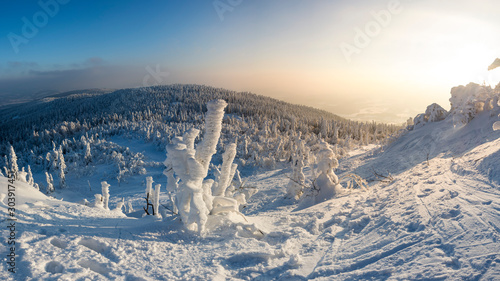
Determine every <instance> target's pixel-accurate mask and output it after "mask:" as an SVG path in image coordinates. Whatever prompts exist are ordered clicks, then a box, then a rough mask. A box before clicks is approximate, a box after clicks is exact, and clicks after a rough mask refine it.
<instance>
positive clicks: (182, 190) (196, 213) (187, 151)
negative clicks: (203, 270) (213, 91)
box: [166, 100, 227, 233]
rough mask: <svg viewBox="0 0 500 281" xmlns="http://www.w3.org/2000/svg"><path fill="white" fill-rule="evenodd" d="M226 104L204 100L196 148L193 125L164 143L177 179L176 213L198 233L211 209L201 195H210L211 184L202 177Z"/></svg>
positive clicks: (214, 151) (213, 149) (215, 144)
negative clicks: (205, 102)
mask: <svg viewBox="0 0 500 281" xmlns="http://www.w3.org/2000/svg"><path fill="white" fill-rule="evenodd" d="M226 105H227V103H226V102H225V101H223V100H214V101H210V102H209V103H208V104H207V113H206V120H205V122H206V123H205V130H204V138H203V140H202V141H201V142H200V143H199V144H198V145H197V147H196V149H195V148H194V139H195V138H196V136H197V135H198V134H199V131H198V130H196V129H190V130H188V131H187V132H186V133H185V134H184V136H183V138H178V139H177V140H176V141H175V142H173V143H172V144H170V145H168V146H167V161H166V162H168V164H169V165H171V168H172V169H173V171H174V173H175V175H177V177H179V179H180V181H179V186H178V188H177V192H176V194H175V203H176V205H177V209H178V212H179V215H180V216H181V219H182V221H183V222H184V224H185V225H186V227H187V228H188V229H190V230H197V231H198V232H199V233H201V232H202V231H203V230H204V227H205V223H206V221H207V219H208V214H209V212H210V210H209V208H208V207H207V204H206V202H205V201H204V199H203V198H204V196H205V197H206V196H211V194H204V193H205V192H207V191H210V188H206V187H207V185H208V184H209V182H207V181H204V178H205V177H206V176H207V174H208V167H209V165H210V161H211V159H212V156H213V155H214V154H215V153H216V147H217V143H218V141H219V138H220V133H221V129H222V118H223V116H224V108H225V107H226ZM169 158H170V159H169ZM204 186H205V188H204Z"/></svg>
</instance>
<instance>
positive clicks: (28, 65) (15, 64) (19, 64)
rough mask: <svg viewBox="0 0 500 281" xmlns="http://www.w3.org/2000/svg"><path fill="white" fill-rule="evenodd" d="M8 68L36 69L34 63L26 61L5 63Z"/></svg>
mask: <svg viewBox="0 0 500 281" xmlns="http://www.w3.org/2000/svg"><path fill="white" fill-rule="evenodd" d="M7 66H8V67H9V68H33V67H38V63H36V62H26V61H9V62H7Z"/></svg>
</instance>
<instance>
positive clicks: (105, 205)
mask: <svg viewBox="0 0 500 281" xmlns="http://www.w3.org/2000/svg"><path fill="white" fill-rule="evenodd" d="M101 187H102V205H103V208H104V209H106V210H109V206H108V204H109V187H110V185H109V184H108V183H107V182H105V181H103V182H101Z"/></svg>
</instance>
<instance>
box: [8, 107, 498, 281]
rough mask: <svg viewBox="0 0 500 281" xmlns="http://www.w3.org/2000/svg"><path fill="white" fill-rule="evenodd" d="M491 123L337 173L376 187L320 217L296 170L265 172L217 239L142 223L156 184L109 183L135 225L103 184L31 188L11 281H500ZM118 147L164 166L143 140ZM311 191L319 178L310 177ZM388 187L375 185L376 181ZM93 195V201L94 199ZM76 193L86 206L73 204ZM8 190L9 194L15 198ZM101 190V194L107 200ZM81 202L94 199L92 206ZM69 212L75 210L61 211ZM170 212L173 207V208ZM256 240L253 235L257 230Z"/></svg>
mask: <svg viewBox="0 0 500 281" xmlns="http://www.w3.org/2000/svg"><path fill="white" fill-rule="evenodd" d="M497 119H498V118H497V117H496V116H494V117H491V116H490V114H489V113H488V112H486V113H483V114H480V115H479V116H477V117H476V118H475V119H474V120H472V121H471V122H470V123H469V124H468V125H466V126H465V127H454V126H453V124H452V123H451V121H450V120H444V121H441V122H436V123H428V124H426V125H425V126H423V127H422V128H419V129H416V130H414V131H410V132H408V133H406V134H405V135H403V136H402V137H400V138H399V139H398V140H396V141H395V142H394V143H392V144H390V145H388V146H386V147H384V148H383V149H381V148H377V147H372V148H371V149H369V150H367V151H362V150H359V151H357V152H353V153H351V156H350V157H349V158H345V159H342V160H341V161H340V167H339V169H338V170H337V174H339V177H341V176H342V174H343V173H348V172H349V173H350V172H355V173H356V174H358V175H360V176H362V177H364V178H365V179H367V180H369V181H371V182H370V186H369V189H368V191H357V190H356V191H353V192H352V193H350V194H345V195H341V196H339V197H337V198H334V199H332V200H329V201H326V202H323V203H320V204H317V205H314V206H312V207H308V208H298V204H297V203H296V202H292V201H290V200H289V199H285V198H284V196H285V193H286V185H287V183H288V181H289V179H288V176H289V173H290V169H288V168H286V169H277V170H273V171H264V172H262V171H260V172H256V173H255V174H254V175H252V176H249V177H247V178H246V179H244V180H246V185H247V186H253V187H257V188H258V189H259V192H258V193H257V194H256V195H254V196H253V197H252V198H251V199H250V200H249V205H248V206H247V207H246V208H245V209H244V210H243V213H244V214H245V218H243V217H238V215H234V217H233V218H231V220H229V219H228V218H225V217H222V216H220V217H218V216H210V218H209V221H208V223H207V232H206V233H205V234H204V235H203V236H201V237H200V236H198V235H197V234H195V233H191V232H188V231H186V230H185V228H184V226H183V225H182V223H181V222H179V219H178V217H177V216H174V215H172V214H171V213H170V212H169V211H168V210H166V209H165V208H163V207H162V208H161V209H160V210H161V212H162V215H163V219H156V218H153V217H151V216H150V217H146V218H141V215H142V213H143V211H142V206H143V205H145V204H143V203H144V202H143V201H145V200H144V199H143V198H142V197H143V193H144V189H145V186H144V185H143V181H144V179H145V177H146V176H148V175H149V176H154V178H155V181H158V182H160V183H162V184H163V187H162V188H164V186H165V185H164V183H165V181H166V178H162V175H161V168H160V167H152V168H148V174H147V175H144V176H141V177H139V176H134V177H129V178H128V179H126V180H125V181H123V182H121V183H120V186H119V187H118V186H117V185H118V183H117V182H110V183H111V187H110V193H111V203H110V207H111V209H114V208H115V206H116V204H117V203H118V202H119V201H121V199H122V198H125V202H126V203H127V202H129V201H130V202H131V203H132V205H133V207H134V209H136V210H137V211H135V212H132V213H130V214H129V213H127V214H125V213H126V212H122V211H118V210H111V211H107V210H103V209H98V208H95V207H89V206H85V205H83V204H79V203H77V202H78V201H79V200H81V199H82V198H79V197H78V194H80V196H82V197H84V198H86V199H87V200H89V201H93V197H92V196H93V193H96V189H97V186H98V183H99V181H100V178H99V175H100V174H99V172H102V171H100V169H97V173H96V175H94V176H93V177H91V178H90V180H89V182H87V178H85V177H82V178H79V179H71V178H68V185H69V187H68V190H67V191H63V192H60V193H56V194H55V197H56V198H58V199H54V198H49V197H46V196H45V195H43V194H41V193H39V192H38V191H36V190H34V189H33V188H32V187H30V186H28V185H26V184H24V183H21V182H19V181H17V182H15V183H14V186H15V187H16V213H15V215H16V216H15V218H16V219H17V221H16V250H15V254H16V270H17V272H16V273H15V274H12V273H10V272H8V271H7V270H8V268H9V267H8V265H7V264H6V260H5V257H6V256H7V254H9V249H8V247H7V238H8V237H9V235H10V231H9V230H8V229H7V225H8V221H7V220H6V219H7V218H8V216H7V215H8V213H7V211H8V209H7V205H6V204H7V203H8V201H7V198H4V197H2V199H3V200H2V202H0V205H1V207H0V208H1V210H2V212H1V214H2V219H1V220H2V232H1V233H2V234H1V235H2V240H3V241H5V243H3V246H2V247H0V255H1V256H2V260H3V262H2V266H1V268H2V270H1V271H0V279H1V280H285V279H286V280H366V279H373V280H385V279H388V280H445V279H449V280H457V279H464V280H495V279H498V278H500V242H499V238H500V233H499V232H500V188H499V182H500V164H499V161H498V159H499V158H500V139H498V137H499V136H500V132H498V131H497V132H495V131H493V130H492V124H493V123H494V122H495V121H497ZM113 141H114V142H115V143H117V144H119V145H122V146H127V147H130V149H131V150H132V151H134V152H141V153H143V154H144V155H145V159H146V160H148V159H149V161H153V162H158V161H162V159H164V154H162V153H160V152H157V151H156V150H155V149H152V148H151V147H148V144H144V143H140V141H136V140H125V139H118V138H116V139H114V140H113ZM305 174H306V177H307V178H310V175H311V171H310V169H309V168H306V169H305ZM376 174H377V175H378V177H377V176H375V175H376ZM88 183H91V185H92V186H94V187H95V188H94V189H93V191H90V190H88V191H86V190H85V191H84V189H86V188H87V187H88ZM72 184H73V186H74V187H78V188H77V190H79V192H73V191H71V189H72ZM7 187H8V184H7V179H6V178H3V177H2V178H0V193H1V194H7V190H6V189H7ZM97 190H98V189H97ZM82 194H83V195H82ZM61 198H63V200H61ZM160 201H161V202H162V203H163V204H166V203H167V202H168V197H167V196H166V195H165V194H163V195H162V197H161V200H160ZM252 225H253V226H255V227H256V228H257V229H256V228H252V227H249V226H252Z"/></svg>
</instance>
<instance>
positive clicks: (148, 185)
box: [146, 177, 153, 199]
mask: <svg viewBox="0 0 500 281" xmlns="http://www.w3.org/2000/svg"><path fill="white" fill-rule="evenodd" d="M152 195H153V177H147V178H146V198H148V199H151V198H152Z"/></svg>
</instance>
